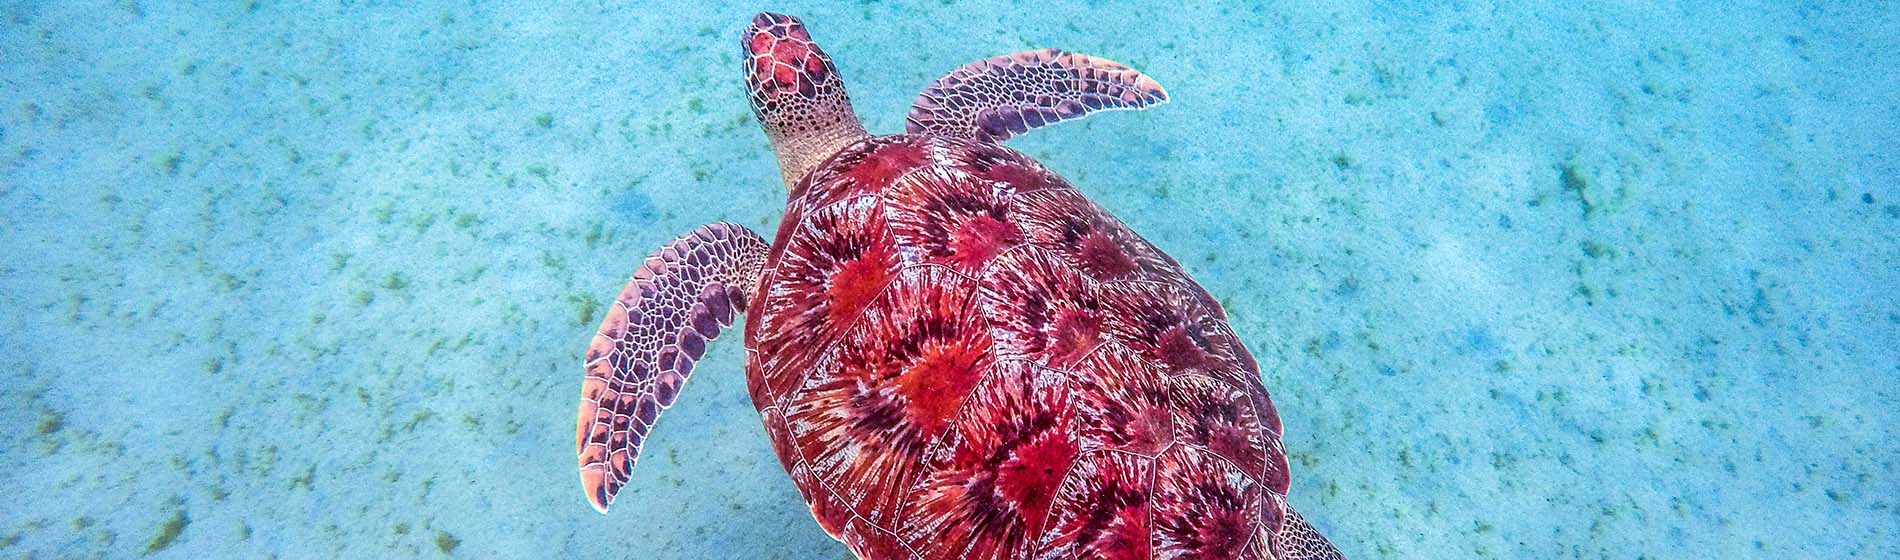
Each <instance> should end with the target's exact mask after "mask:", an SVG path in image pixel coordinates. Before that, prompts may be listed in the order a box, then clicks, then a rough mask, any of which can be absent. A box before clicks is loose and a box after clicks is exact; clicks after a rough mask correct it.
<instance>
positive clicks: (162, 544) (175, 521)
mask: <svg viewBox="0 0 1900 560" xmlns="http://www.w3.org/2000/svg"><path fill="white" fill-rule="evenodd" d="M189 526H191V517H190V516H187V515H185V510H184V509H182V508H181V509H174V510H172V515H171V517H168V518H166V519H165V521H164V522H163V523H159V524H158V529H157V530H154V531H153V532H152V538H151V539H148V540H146V541H145V553H144V555H145V556H151V555H152V553H155V552H158V551H161V550H165V549H167V548H170V547H171V545H172V543H175V542H177V541H178V536H179V535H181V534H184V532H185V527H189Z"/></svg>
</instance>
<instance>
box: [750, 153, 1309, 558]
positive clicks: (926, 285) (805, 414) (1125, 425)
mask: <svg viewBox="0 0 1900 560" xmlns="http://www.w3.org/2000/svg"><path fill="white" fill-rule="evenodd" d="M785 219H786V220H787V223H786V224H783V225H782V226H781V227H780V229H779V236H778V239H777V240H776V241H775V243H774V245H773V248H772V250H771V252H770V253H768V256H767V263H766V274H765V277H764V279H763V281H762V286H761V288H760V289H761V293H760V295H759V296H758V297H756V298H755V300H756V301H759V302H763V303H761V304H759V305H753V306H751V308H750V309H749V310H748V311H749V312H750V313H751V316H750V317H749V319H748V321H747V338H746V342H747V346H748V348H749V349H751V350H752V353H751V354H749V355H748V356H749V358H750V360H749V362H748V369H747V371H748V377H749V379H748V387H749V388H750V389H751V391H752V396H753V400H754V403H755V404H757V405H758V406H759V407H760V409H761V418H762V419H763V420H764V421H765V423H766V424H767V427H766V431H767V433H768V434H769V435H770V436H771V438H772V443H773V448H774V450H775V451H776V452H777V453H778V454H779V456H780V459H781V460H782V461H784V464H785V465H786V468H787V470H788V472H791V473H792V477H793V480H794V482H795V483H796V484H798V486H799V488H800V492H801V495H803V496H804V497H805V498H806V500H807V501H808V502H809V503H810V504H811V506H812V509H813V514H814V515H815V516H816V517H818V519H819V522H820V524H821V525H822V526H824V527H825V530H826V531H827V532H829V533H831V534H832V535H834V536H837V537H839V538H840V539H841V540H843V541H844V542H845V544H846V546H848V547H849V548H851V550H853V551H854V552H856V553H857V554H859V555H860V556H861V557H866V558H886V557H899V558H903V557H914V558H927V559H937V558H943V559H949V558H1023V557H1035V558H1051V559H1054V558H1186V557H1195V558H1270V557H1271V555H1270V554H1269V553H1270V552H1271V546H1272V543H1271V542H1270V540H1271V539H1270V537H1271V535H1274V534H1275V533H1276V532H1277V531H1278V530H1279V527H1280V524H1281V522H1282V519H1283V517H1284V511H1285V509H1284V495H1285V492H1286V490H1287V463H1286V456H1285V452H1284V451H1283V450H1282V448H1281V446H1280V440H1279V438H1280V423H1279V417H1278V414H1277V413H1276V412H1275V410H1274V408H1273V403H1272V400H1271V399H1270V398H1269V397H1268V395H1267V392H1266V389H1265V388H1264V387H1262V386H1261V384H1260V381H1259V371H1258V369H1257V366H1256V364H1255V362H1254V361H1253V358H1252V357H1251V356H1249V355H1248V354H1247V350H1246V348H1245V347H1243V346H1242V344H1241V342H1240V339H1239V337H1237V336H1235V335H1234V333H1233V331H1232V329H1231V328H1229V327H1228V325H1227V322H1226V315H1225V313H1224V312H1223V311H1222V310H1221V309H1220V306H1219V305H1218V304H1216V303H1215V301H1214V299H1213V298H1212V297H1210V296H1208V295H1207V293H1206V291H1205V290H1202V289H1201V287H1200V286H1199V285H1197V284H1195V283H1194V282H1193V281H1192V280H1190V279H1189V278H1188V277H1187V275H1186V274H1185V273H1184V272H1183V271H1182V270H1181V267H1180V265H1179V264H1178V263H1176V262H1175V261H1174V260H1173V259H1171V258H1169V257H1168V256H1167V255H1165V254H1163V253H1162V252H1161V251H1160V249H1157V248H1156V247H1154V245H1152V244H1150V243H1149V242H1148V241H1147V240H1145V239H1142V238H1141V237H1140V236H1139V235H1136V234H1135V233H1134V232H1133V231H1131V230H1129V229H1128V228H1127V227H1126V226H1124V225H1122V223H1121V222H1120V221H1119V220H1116V219H1115V218H1114V217H1113V216H1111V215H1110V214H1109V213H1108V212H1107V211H1106V210H1104V209H1102V208H1101V207H1099V206H1097V205H1095V204H1094V203H1093V202H1091V201H1089V200H1088V198H1087V197H1085V196H1083V195H1082V194H1081V193H1080V192H1079V191H1076V190H1075V189H1074V188H1073V187H1071V186H1070V185H1069V184H1068V183H1067V182H1066V181H1064V180H1063V179H1062V178H1061V177H1058V176H1056V175H1055V174H1053V173H1050V172H1049V171H1048V170H1047V169H1046V168H1044V167H1043V166H1042V165H1041V164H1039V163H1036V162H1035V161H1034V160H1031V159H1029V158H1028V157H1025V156H1023V155H1022V154H1020V153H1017V152H1015V151H1013V150H1010V149H1008V148H1004V147H1001V146H997V145H994V144H987V143H975V142H967V141H961V140H953V139H944V138H935V137H927V136H888V137H879V138H872V139H869V140H865V141H862V142H859V143H858V144H855V145H853V146H850V147H848V148H846V149H844V150H843V151H841V152H840V153H838V154H837V155H834V156H833V157H832V158H831V159H829V160H827V161H826V162H825V163H823V164H821V165H820V166H819V167H818V168H816V169H814V170H813V171H812V172H811V173H810V174H809V175H808V177H807V178H806V179H805V180H803V181H801V182H800V183H799V184H798V185H795V186H794V187H793V188H792V195H791V200H790V202H789V204H788V208H787V211H786V214H785Z"/></svg>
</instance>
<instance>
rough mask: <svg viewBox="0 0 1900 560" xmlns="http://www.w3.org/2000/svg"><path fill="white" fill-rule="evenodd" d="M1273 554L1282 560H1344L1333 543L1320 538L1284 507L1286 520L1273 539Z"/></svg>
mask: <svg viewBox="0 0 1900 560" xmlns="http://www.w3.org/2000/svg"><path fill="white" fill-rule="evenodd" d="M1273 548H1274V552H1276V553H1278V554H1279V555H1280V558H1282V559H1284V560H1345V558H1346V557H1345V556H1344V555H1342V554H1340V553H1339V549H1337V548H1333V543H1332V542H1329V541H1327V540H1326V537H1324V536H1321V535H1320V534H1319V531H1318V530H1317V529H1314V528H1313V526H1312V525H1311V524H1308V523H1307V522H1306V519H1305V518H1302V517H1300V514H1299V513H1298V512H1295V511H1293V506H1290V505H1289V506H1287V507H1286V520H1285V521H1284V522H1282V523H1281V525H1280V534H1279V535H1278V537H1276V538H1275V539H1274V543H1273Z"/></svg>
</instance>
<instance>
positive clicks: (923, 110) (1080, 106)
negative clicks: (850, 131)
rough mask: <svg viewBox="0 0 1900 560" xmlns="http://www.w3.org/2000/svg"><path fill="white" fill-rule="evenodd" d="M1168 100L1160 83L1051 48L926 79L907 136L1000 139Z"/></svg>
mask: <svg viewBox="0 0 1900 560" xmlns="http://www.w3.org/2000/svg"><path fill="white" fill-rule="evenodd" d="M1166 102H1168V92H1167V91H1165V90H1163V89H1161V84H1157V83H1155V81H1154V80H1151V79H1149V78H1148V77H1147V76H1144V75H1142V74H1141V73H1140V72H1136V71H1135V70H1133V69H1131V68H1129V67H1127V66H1123V65H1121V64H1120V63H1117V62H1115V61H1112V60H1108V59H1105V58H1096V57H1092V56H1088V55H1081V54H1076V53H1072V52H1065V51H1061V50H1056V49H1040V50H1033V51H1025V52H1019V53H1016V54H1006V55H1003V56H998V57H994V58H987V59H983V60H979V61H976V62H972V63H969V64H965V65H963V66H962V67H960V68H957V69H956V70H952V71H951V72H950V73H949V74H945V75H944V76H943V77H942V78H937V81H935V82H931V84H930V86H929V87H926V88H924V92H923V93H922V94H919V95H918V96H917V101H916V102H915V103H913V104H912V105H911V108H910V117H909V118H907V119H905V123H904V128H905V130H906V131H908V132H910V133H911V134H930V135H934V136H949V137H956V138H963V139H968V140H984V141H990V142H1001V141H1003V140H1005V139H1008V138H1009V137H1012V136H1015V135H1017V134H1021V133H1023V132H1027V131H1029V130H1030V129H1033V128H1037V127H1040V126H1043V125H1047V124H1052V123H1056V122H1060V121H1065V120H1069V119H1075V118H1081V117H1082V116H1083V115H1087V114H1089V113H1092V112H1095V111H1106V110H1113V109H1141V108H1144V107H1148V106H1150V105H1158V104H1161V103H1166Z"/></svg>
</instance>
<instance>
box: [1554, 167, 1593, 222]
mask: <svg viewBox="0 0 1900 560" xmlns="http://www.w3.org/2000/svg"><path fill="white" fill-rule="evenodd" d="M1557 168H1558V173H1557V181H1558V182H1559V183H1561V184H1562V185H1563V188H1564V192H1568V193H1576V195H1577V204H1578V205H1579V206H1581V207H1582V208H1583V214H1584V215H1585V216H1588V215H1590V214H1591V213H1593V212H1595V211H1596V205H1595V204H1592V203H1591V202H1590V195H1589V192H1588V191H1589V189H1590V181H1589V180H1588V179H1586V178H1584V176H1583V173H1582V172H1580V171H1578V170H1577V166H1576V164H1572V163H1569V162H1564V163H1563V164H1561V165H1559V166H1557Z"/></svg>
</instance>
